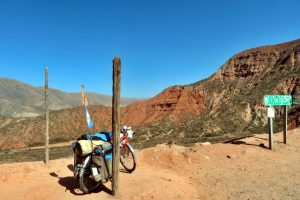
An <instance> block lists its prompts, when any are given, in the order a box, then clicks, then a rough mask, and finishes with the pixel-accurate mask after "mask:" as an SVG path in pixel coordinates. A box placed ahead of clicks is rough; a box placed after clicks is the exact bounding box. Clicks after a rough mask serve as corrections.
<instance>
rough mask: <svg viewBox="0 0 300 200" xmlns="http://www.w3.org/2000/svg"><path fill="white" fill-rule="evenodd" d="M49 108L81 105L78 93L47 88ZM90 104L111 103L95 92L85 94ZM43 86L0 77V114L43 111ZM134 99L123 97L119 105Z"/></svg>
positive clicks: (31, 114)
mask: <svg viewBox="0 0 300 200" xmlns="http://www.w3.org/2000/svg"><path fill="white" fill-rule="evenodd" d="M48 93H49V102H50V110H60V109H64V108H72V107H75V106H80V105H81V94H80V93H66V92H62V91H59V90H55V89H49V92H48ZM86 95H87V97H88V100H89V104H90V105H96V104H100V105H106V106H110V105H111V101H112V100H111V96H109V95H102V94H96V93H87V94H86ZM44 99H45V97H44V88H42V87H33V86H31V85H28V84H25V83H22V82H19V81H16V80H13V79H7V78H0V115H2V116H13V117H33V116H38V115H40V114H41V113H42V112H43V111H44ZM135 100H136V99H129V98H123V99H122V100H121V105H127V104H129V103H131V102H133V101H135Z"/></svg>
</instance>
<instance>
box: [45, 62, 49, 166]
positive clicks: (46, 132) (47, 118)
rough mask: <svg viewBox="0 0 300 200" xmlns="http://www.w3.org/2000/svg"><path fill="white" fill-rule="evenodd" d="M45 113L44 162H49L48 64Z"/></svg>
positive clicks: (46, 70)
mask: <svg viewBox="0 0 300 200" xmlns="http://www.w3.org/2000/svg"><path fill="white" fill-rule="evenodd" d="M45 113H46V131H45V163H46V164H48V163H49V105H48V66H46V68H45Z"/></svg>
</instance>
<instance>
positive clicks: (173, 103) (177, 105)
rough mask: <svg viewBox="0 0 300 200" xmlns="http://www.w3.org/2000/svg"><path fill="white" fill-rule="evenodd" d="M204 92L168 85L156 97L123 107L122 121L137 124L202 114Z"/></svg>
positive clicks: (205, 109)
mask: <svg viewBox="0 0 300 200" xmlns="http://www.w3.org/2000/svg"><path fill="white" fill-rule="evenodd" d="M205 95H206V94H205V92H204V91H200V90H199V89H195V88H193V87H191V86H175V87H170V88H168V89H166V90H164V91H163V92H161V93H160V94H159V95H157V96H156V97H154V98H152V99H149V100H146V101H143V102H136V103H133V104H131V105H129V106H127V107H125V108H124V113H125V115H124V119H123V120H124V123H129V124H133V125H136V124H139V123H145V124H147V123H151V122H153V121H156V120H159V119H162V118H164V117H169V118H171V119H173V120H180V119H181V115H185V114H196V115H199V114H202V113H205V112H206V111H207V108H206V106H205V98H206V96H205Z"/></svg>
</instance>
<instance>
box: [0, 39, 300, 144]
mask: <svg viewBox="0 0 300 200" xmlns="http://www.w3.org/2000/svg"><path fill="white" fill-rule="evenodd" d="M299 80H300V40H295V41H291V42H287V43H283V44H278V45H270V46H263V47H258V48H254V49H249V50H246V51H243V52H241V53H238V54H236V55H234V56H233V57H232V58H230V59H229V60H228V61H226V62H225V63H224V64H223V65H222V66H221V68H220V69H219V70H218V71H217V72H216V73H214V74H213V75H212V76H211V77H209V78H207V79H205V80H201V81H199V82H196V83H193V84H189V85H182V86H173V87H169V88H167V89H165V90H164V91H162V92H161V93H159V94H158V95H157V96H155V97H153V98H151V99H147V100H143V101H136V102H134V103H132V104H130V105H128V106H126V107H123V108H122V110H121V117H122V124H127V125H131V126H133V129H134V130H135V135H134V139H133V140H132V142H133V143H135V144H136V145H138V146H139V147H148V146H153V145H155V144H157V143H163V142H175V143H179V144H184V145H190V144H193V143H195V142H198V141H210V142H217V141H224V140H227V139H232V138H237V137H244V136H248V135H249V134H253V133H259V132H267V116H266V109H267V108H266V106H264V105H263V97H264V95H267V94H293V95H294V97H297V98H299V97H300V83H299ZM299 102H300V101H299ZM90 110H91V112H93V113H92V114H91V115H92V118H93V119H94V121H95V123H96V128H95V130H93V131H92V132H95V131H98V130H103V129H107V130H110V129H111V108H107V107H102V106H94V107H91V108H90ZM282 114H283V109H282V108H281V107H278V108H276V118H275V120H274V129H275V132H277V131H280V130H282V129H283V126H282V123H283V120H282V118H281V116H282ZM50 116H52V117H50V118H51V123H52V125H51V126H50V138H52V142H55V141H64V140H68V139H75V138H77V137H78V136H79V135H80V134H82V133H85V132H87V129H86V122H85V119H84V113H83V110H82V109H80V108H79V107H78V108H74V109H65V110H61V111H55V112H51V113H50ZM14 120H17V119H14ZM299 123H300V106H293V108H291V109H290V110H289V126H290V128H293V127H296V126H299ZM20 130H21V132H20ZM43 132H44V117H42V116H40V117H36V118H32V119H27V120H24V121H19V122H10V123H8V122H7V123H6V125H5V126H4V127H2V128H0V134H1V136H2V137H0V146H1V148H3V149H5V148H12V147H13V146H19V147H24V146H28V145H33V143H34V142H40V143H42V142H43ZM16 133H18V135H17V136H16ZM20 138H21V139H20ZM12 141H13V142H12Z"/></svg>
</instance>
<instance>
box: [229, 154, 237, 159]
mask: <svg viewBox="0 0 300 200" xmlns="http://www.w3.org/2000/svg"><path fill="white" fill-rule="evenodd" d="M227 158H229V159H234V158H236V156H235V155H227Z"/></svg>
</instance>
